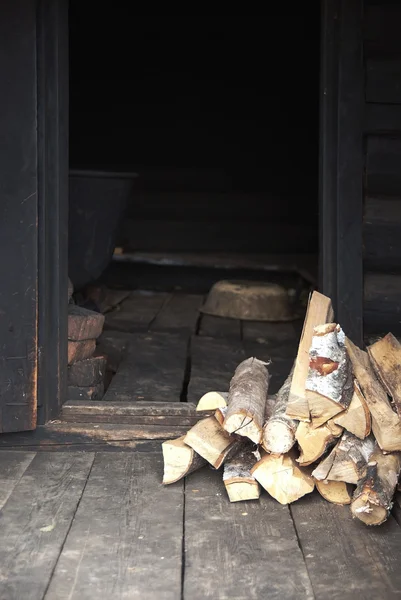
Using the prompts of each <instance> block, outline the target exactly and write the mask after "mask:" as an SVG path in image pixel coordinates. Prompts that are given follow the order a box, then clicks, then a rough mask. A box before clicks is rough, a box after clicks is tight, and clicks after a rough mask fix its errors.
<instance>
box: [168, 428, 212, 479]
mask: <svg viewBox="0 0 401 600" xmlns="http://www.w3.org/2000/svg"><path fill="white" fill-rule="evenodd" d="M184 438H185V435H183V436H182V437H179V438H178V439H176V440H168V441H167V442H163V444H162V450H163V459H164V474H163V483H164V484H166V485H167V484H169V483H175V482H176V481H179V480H180V479H182V478H183V477H185V476H186V475H189V474H190V473H193V472H194V471H196V470H197V469H200V468H201V467H203V466H204V465H205V464H206V460H205V459H204V458H202V456H200V455H199V454H198V453H197V452H195V450H194V449H193V448H191V447H190V446H188V445H187V444H186V443H185V442H184Z"/></svg>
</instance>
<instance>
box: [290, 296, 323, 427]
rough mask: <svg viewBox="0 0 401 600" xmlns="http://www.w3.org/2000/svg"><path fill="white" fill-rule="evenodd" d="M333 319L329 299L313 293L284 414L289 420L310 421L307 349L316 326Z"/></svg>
mask: <svg viewBox="0 0 401 600" xmlns="http://www.w3.org/2000/svg"><path fill="white" fill-rule="evenodd" d="M333 318H334V313H333V308H332V305H331V301H330V298H327V296H323V294H320V293H319V292H313V294H312V295H311V297H310V300H309V303H308V309H307V312H306V317H305V321H304V326H303V330H302V335H301V340H300V343H299V347H298V354H297V358H296V361H295V368H294V375H293V378H292V383H291V389H290V395H289V398H288V405H287V409H286V414H287V416H288V417H290V418H291V419H297V420H299V421H310V414H309V406H308V400H307V398H306V393H305V381H306V378H307V376H308V369H309V349H310V346H311V343H312V336H313V330H314V328H315V327H317V326H318V325H321V324H323V323H328V322H330V321H332V320H333Z"/></svg>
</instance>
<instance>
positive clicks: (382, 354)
mask: <svg viewBox="0 0 401 600" xmlns="http://www.w3.org/2000/svg"><path fill="white" fill-rule="evenodd" d="M368 353H369V357H370V360H371V363H372V365H373V368H374V370H375V372H376V375H377V376H378V377H379V379H380V381H381V383H382V384H383V386H384V388H385V389H386V390H387V392H388V394H389V395H390V396H391V398H392V400H393V403H394V407H395V409H396V411H397V414H398V416H399V417H401V377H400V375H401V344H400V342H399V341H398V340H397V338H395V337H394V336H393V334H392V333H388V334H387V335H386V336H385V337H384V338H382V339H381V340H378V341H377V342H376V343H374V344H372V345H371V346H369V347H368Z"/></svg>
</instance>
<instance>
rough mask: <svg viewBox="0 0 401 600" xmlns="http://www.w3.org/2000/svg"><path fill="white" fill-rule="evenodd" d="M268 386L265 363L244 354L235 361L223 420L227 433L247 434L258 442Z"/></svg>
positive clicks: (267, 373) (260, 437) (246, 435)
mask: <svg viewBox="0 0 401 600" xmlns="http://www.w3.org/2000/svg"><path fill="white" fill-rule="evenodd" d="M268 387H269V372H268V370H267V368H266V363H264V362H262V361H261V360H258V359H257V358H247V359H246V360H244V361H243V362H242V363H240V364H239V365H238V367H237V368H236V370H235V373H234V376H233V378H232V379H231V383H230V390H229V393H228V406H227V413H226V417H225V419H224V423H223V427H224V429H225V430H226V431H227V432H228V433H236V434H238V435H241V436H244V437H247V438H249V439H250V440H251V441H252V442H254V443H255V444H259V443H260V442H261V439H262V428H263V424H264V420H265V410H266V401H267V390H268Z"/></svg>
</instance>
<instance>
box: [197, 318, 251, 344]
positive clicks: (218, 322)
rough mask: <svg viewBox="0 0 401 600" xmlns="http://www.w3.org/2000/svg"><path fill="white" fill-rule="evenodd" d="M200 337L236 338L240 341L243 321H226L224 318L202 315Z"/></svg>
mask: <svg viewBox="0 0 401 600" xmlns="http://www.w3.org/2000/svg"><path fill="white" fill-rule="evenodd" d="M199 335H205V336H207V337H215V338H234V339H236V340H238V341H240V340H241V321H240V320H239V319H224V318H223V317H214V316H212V315H202V317H201V321H200V325H199Z"/></svg>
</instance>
